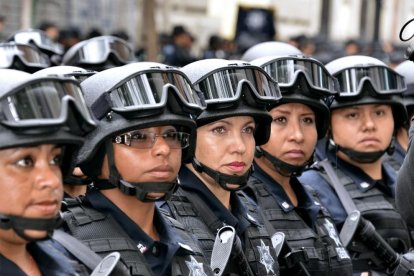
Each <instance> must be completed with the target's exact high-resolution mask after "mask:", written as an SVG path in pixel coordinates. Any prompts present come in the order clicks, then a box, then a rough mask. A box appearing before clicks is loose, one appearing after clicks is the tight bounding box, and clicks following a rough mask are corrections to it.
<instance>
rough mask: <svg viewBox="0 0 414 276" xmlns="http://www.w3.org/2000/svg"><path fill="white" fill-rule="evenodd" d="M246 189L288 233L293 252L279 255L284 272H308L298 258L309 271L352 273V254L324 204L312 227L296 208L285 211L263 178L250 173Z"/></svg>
mask: <svg viewBox="0 0 414 276" xmlns="http://www.w3.org/2000/svg"><path fill="white" fill-rule="evenodd" d="M245 191H246V192H250V193H249V194H251V195H254V197H255V200H256V202H257V204H258V205H259V206H260V208H261V209H262V210H263V213H264V215H265V218H266V219H267V220H268V221H269V222H270V224H271V225H272V226H273V228H274V229H275V230H276V231H281V232H283V233H284V234H285V237H286V240H287V243H288V246H289V251H290V252H287V254H284V255H283V256H280V255H279V264H280V272H281V274H282V275H283V274H285V275H288V274H289V273H290V275H306V272H304V271H303V269H302V268H301V267H300V263H299V261H301V262H302V263H303V265H304V266H305V268H306V270H307V272H309V274H310V275H315V276H316V275H352V263H351V260H350V257H349V255H348V253H347V252H346V250H345V248H343V246H342V244H341V242H340V240H339V235H338V233H337V231H336V229H335V226H334V223H333V222H332V219H331V217H330V214H329V213H328V212H327V210H326V209H325V208H324V207H322V206H321V211H320V212H319V213H318V217H317V220H316V223H315V230H313V229H312V228H310V227H309V226H308V225H307V224H306V223H305V222H304V221H303V219H302V218H301V217H300V216H299V215H298V214H297V213H296V212H295V211H291V212H288V213H286V212H285V211H284V210H283V209H282V208H281V207H280V206H279V205H278V203H277V201H276V199H275V198H274V197H273V195H272V193H271V192H270V191H268V188H266V186H265V185H264V184H263V182H262V181H261V180H260V179H258V178H256V177H254V176H251V177H250V179H249V186H248V188H247V189H246V190H245ZM251 191H252V192H251ZM315 200H317V199H315Z"/></svg>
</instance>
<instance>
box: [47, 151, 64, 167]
mask: <svg viewBox="0 0 414 276" xmlns="http://www.w3.org/2000/svg"><path fill="white" fill-rule="evenodd" d="M61 164H62V154H57V155H55V156H54V157H53V158H52V160H51V161H50V165H53V166H60V165H61Z"/></svg>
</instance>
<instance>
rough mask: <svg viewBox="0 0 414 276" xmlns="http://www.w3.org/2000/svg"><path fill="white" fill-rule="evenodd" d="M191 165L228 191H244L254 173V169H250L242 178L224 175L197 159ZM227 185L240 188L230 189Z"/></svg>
mask: <svg viewBox="0 0 414 276" xmlns="http://www.w3.org/2000/svg"><path fill="white" fill-rule="evenodd" d="M191 164H192V165H193V167H194V169H195V170H196V171H197V172H199V173H205V174H207V175H208V176H210V177H211V178H213V180H214V181H215V182H216V183H217V184H219V185H220V187H222V188H223V189H224V190H226V191H237V190H241V189H243V188H244V187H245V186H246V185H247V180H248V179H249V176H250V174H251V173H252V168H250V169H249V170H248V171H247V172H246V173H245V174H244V175H240V176H239V175H229V174H224V173H221V172H218V171H215V170H213V169H211V168H209V167H207V166H206V165H204V164H202V163H201V162H199V161H198V160H197V159H196V158H193V160H192V162H191ZM227 184H236V185H238V187H235V188H229V187H228V186H227Z"/></svg>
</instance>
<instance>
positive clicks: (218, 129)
mask: <svg viewBox="0 0 414 276" xmlns="http://www.w3.org/2000/svg"><path fill="white" fill-rule="evenodd" d="M212 132H213V133H214V134H225V133H226V128H225V127H223V126H218V127H215V128H213V129H212Z"/></svg>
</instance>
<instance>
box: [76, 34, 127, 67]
mask: <svg viewBox="0 0 414 276" xmlns="http://www.w3.org/2000/svg"><path fill="white" fill-rule="evenodd" d="M110 53H113V54H115V55H116V56H117V57H118V59H119V60H120V61H123V62H125V63H128V62H130V61H133V60H134V54H133V51H132V49H131V48H130V47H129V45H128V44H127V43H125V42H123V41H121V40H118V39H115V38H104V39H92V40H89V41H87V43H86V44H85V45H83V46H82V47H81V48H80V49H79V50H78V53H77V59H78V61H79V62H81V63H101V62H105V61H106V59H107V58H108V55H109V54H110Z"/></svg>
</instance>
